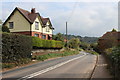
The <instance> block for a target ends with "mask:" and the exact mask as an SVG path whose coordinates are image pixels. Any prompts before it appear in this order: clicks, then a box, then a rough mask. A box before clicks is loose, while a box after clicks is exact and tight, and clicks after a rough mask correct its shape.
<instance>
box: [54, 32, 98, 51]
mask: <svg viewBox="0 0 120 80" xmlns="http://www.w3.org/2000/svg"><path fill="white" fill-rule="evenodd" d="M91 38H92V37H91ZM53 39H54V40H58V41H62V42H64V46H65V47H67V48H73V49H83V50H93V49H94V50H97V39H98V38H96V39H91V40H90V41H89V39H90V38H89V37H84V38H82V37H81V36H75V35H68V39H67V44H66V36H65V35H64V34H61V33H58V34H56V35H53ZM82 39H87V40H88V42H86V41H85V40H82ZM92 40H93V41H92Z"/></svg>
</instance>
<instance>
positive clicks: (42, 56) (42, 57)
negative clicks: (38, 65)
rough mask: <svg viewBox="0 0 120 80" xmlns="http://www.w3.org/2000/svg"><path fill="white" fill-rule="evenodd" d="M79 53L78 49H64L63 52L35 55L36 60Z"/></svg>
mask: <svg viewBox="0 0 120 80" xmlns="http://www.w3.org/2000/svg"><path fill="white" fill-rule="evenodd" d="M74 54H79V51H77V50H75V51H64V52H63V53H49V54H45V55H40V56H35V59H36V60H39V61H44V60H46V59H49V58H55V57H64V56H69V55H74Z"/></svg>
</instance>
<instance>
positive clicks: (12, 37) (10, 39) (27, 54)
mask: <svg viewBox="0 0 120 80" xmlns="http://www.w3.org/2000/svg"><path fill="white" fill-rule="evenodd" d="M31 50H32V42H31V37H28V36H25V35H20V34H12V33H2V63H15V64H24V63H26V62H28V61H29V60H28V59H30V58H31Z"/></svg>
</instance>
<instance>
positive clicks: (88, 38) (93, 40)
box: [53, 33, 98, 44]
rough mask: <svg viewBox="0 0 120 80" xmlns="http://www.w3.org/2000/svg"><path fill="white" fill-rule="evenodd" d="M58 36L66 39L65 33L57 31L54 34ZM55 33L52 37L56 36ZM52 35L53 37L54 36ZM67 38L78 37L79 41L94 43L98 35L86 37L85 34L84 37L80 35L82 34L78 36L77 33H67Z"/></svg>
mask: <svg viewBox="0 0 120 80" xmlns="http://www.w3.org/2000/svg"><path fill="white" fill-rule="evenodd" d="M56 35H57V36H58V37H59V35H60V36H62V37H63V38H64V39H66V35H65V34H61V33H58V34H56ZM56 35H53V36H54V37H56ZM54 37H53V38H54ZM67 37H68V40H70V39H72V38H78V39H79V40H80V41H81V42H84V43H89V44H91V43H96V42H97V41H98V37H88V36H85V37H82V36H79V35H70V34H69V35H68V36H67Z"/></svg>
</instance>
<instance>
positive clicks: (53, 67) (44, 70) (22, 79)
mask: <svg viewBox="0 0 120 80" xmlns="http://www.w3.org/2000/svg"><path fill="white" fill-rule="evenodd" d="M85 55H86V54H84V55H83V56H79V57H76V58H73V59H70V60H68V61H65V62H62V63H59V64H57V65H54V66H51V67H49V68H46V69H43V70H41V71H38V72H35V73H33V74H30V75H27V76H24V77H22V78H20V79H17V80H27V79H30V78H33V77H35V76H38V75H40V74H43V73H46V72H48V71H51V70H53V69H56V68H58V67H60V66H62V65H64V64H67V63H69V62H71V61H73V60H76V59H79V58H81V57H84V56H85Z"/></svg>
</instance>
